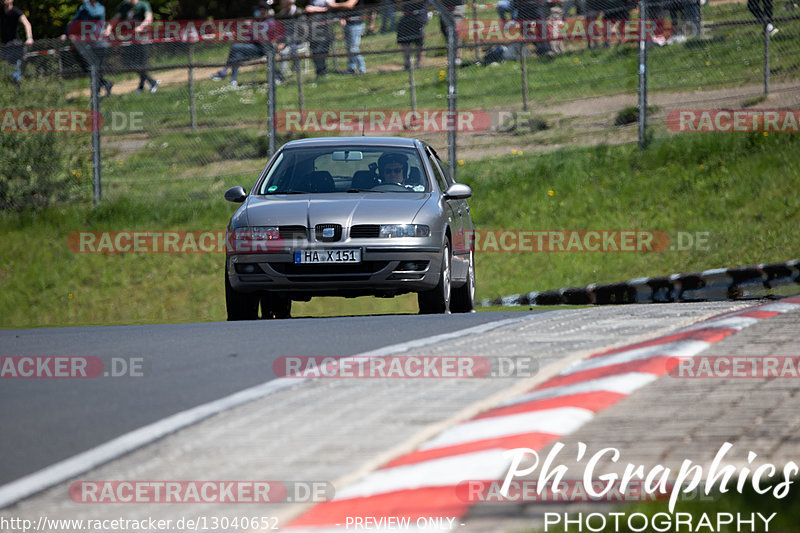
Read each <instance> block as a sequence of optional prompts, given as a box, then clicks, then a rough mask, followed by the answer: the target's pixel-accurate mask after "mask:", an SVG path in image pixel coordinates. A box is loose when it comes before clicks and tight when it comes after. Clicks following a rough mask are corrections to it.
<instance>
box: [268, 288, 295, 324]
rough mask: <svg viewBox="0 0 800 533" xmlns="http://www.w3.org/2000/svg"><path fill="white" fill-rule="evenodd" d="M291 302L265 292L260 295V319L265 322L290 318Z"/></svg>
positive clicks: (279, 295)
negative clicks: (263, 319) (265, 320)
mask: <svg viewBox="0 0 800 533" xmlns="http://www.w3.org/2000/svg"><path fill="white" fill-rule="evenodd" d="M291 316H292V300H290V299H289V298H287V297H285V296H283V295H282V294H279V293H274V292H265V293H264V294H262V295H261V317H262V318H265V319H267V320H272V319H275V318H290V317H291Z"/></svg>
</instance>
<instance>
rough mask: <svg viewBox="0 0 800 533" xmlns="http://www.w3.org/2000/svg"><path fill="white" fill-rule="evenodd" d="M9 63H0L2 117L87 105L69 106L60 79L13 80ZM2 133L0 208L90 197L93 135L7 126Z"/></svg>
mask: <svg viewBox="0 0 800 533" xmlns="http://www.w3.org/2000/svg"><path fill="white" fill-rule="evenodd" d="M10 80H11V77H10V68H9V65H8V64H7V63H3V64H2V65H0V110H2V111H0V112H2V116H0V120H2V119H5V120H6V121H8V120H10V118H11V117H10V116H9V115H10V112H13V111H14V110H23V109H29V110H60V109H70V108H72V109H81V110H87V109H88V108H89V106H88V104H84V105H80V106H76V105H74V104H73V105H71V106H68V105H67V101H66V99H65V97H64V96H63V95H62V94H61V91H58V90H56V91H54V90H52V87H51V86H52V84H53V83H58V82H57V81H53V80H50V79H47V78H25V79H23V81H22V83H21V84H20V85H19V86H16V85H15V84H13V83H12V82H11V81H10ZM10 128H13V125H11V124H9V123H8V122H4V123H3V128H2V135H0V209H24V208H28V207H33V208H41V207H44V206H46V205H50V204H53V203H58V202H66V201H72V200H75V199H78V198H81V199H88V198H91V134H90V133H73V132H59V133H55V132H18V131H13V129H11V131H9V129H10Z"/></svg>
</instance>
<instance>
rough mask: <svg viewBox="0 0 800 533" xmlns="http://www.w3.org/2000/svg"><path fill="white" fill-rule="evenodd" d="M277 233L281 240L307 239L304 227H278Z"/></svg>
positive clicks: (306, 231)
mask: <svg viewBox="0 0 800 533" xmlns="http://www.w3.org/2000/svg"><path fill="white" fill-rule="evenodd" d="M278 231H279V232H280V234H281V239H287V240H293V239H305V238H307V237H308V230H307V229H306V227H305V226H279V227H278Z"/></svg>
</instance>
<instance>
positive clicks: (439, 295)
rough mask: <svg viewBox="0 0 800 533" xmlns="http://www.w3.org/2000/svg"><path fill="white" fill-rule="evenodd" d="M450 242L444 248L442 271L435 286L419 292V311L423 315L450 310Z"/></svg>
mask: <svg viewBox="0 0 800 533" xmlns="http://www.w3.org/2000/svg"><path fill="white" fill-rule="evenodd" d="M450 259H451V258H450V243H449V242H447V243H445V245H444V250H442V272H441V275H440V276H439V283H438V284H437V285H436V287H435V288H433V289H431V290H429V291H424V292H420V293H418V294H417V301H418V303H419V312H420V314H422V315H431V314H441V313H449V312H450V278H451V276H450Z"/></svg>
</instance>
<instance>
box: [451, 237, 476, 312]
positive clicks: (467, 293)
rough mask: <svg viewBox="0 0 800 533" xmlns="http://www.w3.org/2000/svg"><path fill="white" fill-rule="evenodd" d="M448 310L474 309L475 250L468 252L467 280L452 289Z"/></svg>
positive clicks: (465, 310) (470, 310)
mask: <svg viewBox="0 0 800 533" xmlns="http://www.w3.org/2000/svg"><path fill="white" fill-rule="evenodd" d="M450 310H451V311H452V312H454V313H472V312H473V311H475V252H470V253H469V268H468V270H467V282H466V283H464V285H462V286H461V287H458V288H455V289H453V295H452V296H451V300H450Z"/></svg>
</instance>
